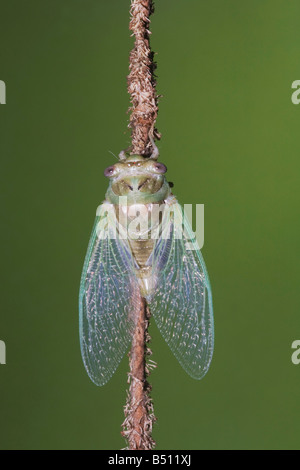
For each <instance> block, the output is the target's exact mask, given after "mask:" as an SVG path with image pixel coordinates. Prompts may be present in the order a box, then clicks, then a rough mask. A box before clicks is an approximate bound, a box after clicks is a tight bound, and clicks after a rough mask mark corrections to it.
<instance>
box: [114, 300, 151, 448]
mask: <svg viewBox="0 0 300 470" xmlns="http://www.w3.org/2000/svg"><path fill="white" fill-rule="evenodd" d="M134 313H135V322H136V326H135V332H134V335H133V339H132V346H131V351H130V354H129V357H130V361H129V365H130V373H129V382H130V388H129V393H128V396H127V403H126V406H125V421H124V423H123V432H122V435H123V436H124V437H125V438H126V439H127V442H128V446H129V449H130V450H152V449H153V448H154V446H155V442H154V440H153V439H152V436H151V433H152V426H153V422H154V421H155V419H156V418H155V416H154V412H153V404H152V400H151V398H150V396H149V394H150V391H151V386H150V384H149V383H148V382H147V376H148V374H149V368H148V367H147V364H146V355H150V354H151V351H150V350H149V348H148V346H147V343H148V342H149V340H150V337H149V335H148V325H149V316H150V314H149V309H148V307H147V303H146V300H145V299H144V298H142V297H140V303H139V305H138V307H137V310H136V312H134ZM152 367H155V365H154V363H152Z"/></svg>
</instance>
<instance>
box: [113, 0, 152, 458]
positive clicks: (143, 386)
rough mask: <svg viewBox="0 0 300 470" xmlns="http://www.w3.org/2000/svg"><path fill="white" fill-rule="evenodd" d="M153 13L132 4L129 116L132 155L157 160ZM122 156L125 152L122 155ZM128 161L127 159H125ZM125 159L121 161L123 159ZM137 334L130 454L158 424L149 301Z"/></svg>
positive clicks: (137, 315)
mask: <svg viewBox="0 0 300 470" xmlns="http://www.w3.org/2000/svg"><path fill="white" fill-rule="evenodd" d="M151 13H153V3H152V0H131V8H130V14H131V21H130V24H129V29H130V30H131V31H132V32H133V35H134V36H135V43H134V48H133V50H132V51H131V54H130V58H129V60H130V65H129V70H130V73H129V75H128V92H129V93H130V96H131V104H132V106H131V108H130V109H129V112H131V115H130V123H129V127H130V128H131V141H132V145H131V147H130V152H131V154H135V155H144V156H147V157H149V156H150V155H152V156H153V158H157V156H158V150H157V147H156V146H155V144H154V139H155V138H156V139H159V138H160V135H159V133H158V132H157V130H156V129H155V121H156V117H157V112H158V106H157V95H156V90H155V79H154V69H155V64H154V62H153V52H151V50H150V44H149V34H150V32H149V23H150V20H149V17H150V15H151ZM121 153H122V152H121ZM122 157H124V155H122ZM120 158H121V157H120ZM133 317H134V319H135V331H134V334H133V339H132V347H131V351H130V354H129V358H130V360H129V365H130V373H129V374H128V378H129V383H130V387H129V393H128V395H127V401H126V406H125V420H124V423H123V425H122V427H123V431H122V435H123V436H124V437H125V438H126V439H127V442H128V448H129V449H130V450H151V449H153V448H154V446H155V442H154V440H153V439H152V435H151V434H152V426H153V423H154V421H155V420H156V418H155V416H154V412H153V404H152V399H151V397H150V392H151V386H150V384H149V383H148V382H147V377H148V375H149V373H150V369H152V368H154V367H155V366H156V365H155V363H154V362H153V361H147V362H146V358H147V356H150V355H151V354H152V352H151V350H150V349H149V346H148V343H149V341H150V336H149V334H148V326H149V319H150V311H149V308H148V306H147V302H146V300H145V299H144V298H143V297H142V296H140V300H139V302H138V304H137V306H136V308H135V311H134V312H133Z"/></svg>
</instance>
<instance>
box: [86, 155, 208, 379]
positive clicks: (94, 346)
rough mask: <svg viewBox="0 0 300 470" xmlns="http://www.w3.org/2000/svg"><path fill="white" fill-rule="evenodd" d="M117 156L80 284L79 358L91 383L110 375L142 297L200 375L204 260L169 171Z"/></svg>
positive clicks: (153, 160) (203, 366)
mask: <svg viewBox="0 0 300 470" xmlns="http://www.w3.org/2000/svg"><path fill="white" fill-rule="evenodd" d="M157 155H158V152H155V153H154V154H153V155H152V156H151V157H150V158H146V157H142V156H138V155H131V156H129V157H126V156H125V154H124V153H122V152H121V154H120V161H119V162H117V163H115V164H114V165H112V166H110V167H108V168H107V169H106V170H105V172H104V174H105V176H106V177H108V179H109V186H108V190H107V193H106V197H105V201H104V202H103V203H102V204H101V205H100V206H99V207H98V210H97V215H96V220H95V223H94V228H93V231H92V235H91V238H90V242H89V246H88V250H87V254H86V258H85V262H84V267H83V272H82V278H81V285H80V298H79V309H80V343H81V352H82V357H83V362H84V365H85V368H86V370H87V373H88V375H89V376H90V378H91V379H92V381H93V382H94V383H95V384H96V385H104V384H105V383H106V382H107V381H108V380H109V379H110V378H111V376H112V375H113V373H114V371H115V370H116V368H117V366H118V364H119V363H120V361H121V359H122V357H123V356H124V354H125V352H126V350H127V349H128V347H129V345H130V342H131V339H132V334H133V331H134V326H135V319H134V314H133V312H134V311H135V308H136V303H137V302H139V300H140V298H141V296H142V297H143V298H145V299H146V301H147V303H148V305H149V308H150V311H151V313H152V315H153V317H154V319H155V321H156V324H157V326H158V328H159V330H160V332H161V334H162V336H163V337H164V339H165V340H166V342H167V344H168V345H169V347H170V348H171V350H172V351H173V353H174V354H175V356H176V358H177V359H178V361H179V362H180V364H181V365H182V367H183V368H184V369H185V370H186V372H187V373H188V374H190V375H191V376H192V377H194V378H195V379H201V378H202V377H203V376H204V375H205V374H206V372H207V371H208V368H209V366H210V362H211V359H212V354H213V344H214V331H213V305H212V293H211V287H210V283H209V278H208V274H207V270H206V267H205V263H204V260H203V257H202V255H201V253H200V250H199V249H198V246H197V241H196V240H195V238H194V234H193V232H192V229H191V226H190V224H189V222H188V220H187V219H186V217H185V215H184V212H183V209H182V207H181V206H180V205H179V204H178V202H177V200H176V198H175V197H174V195H173V194H172V191H171V185H170V184H169V183H168V182H167V180H166V177H165V173H166V171H167V168H166V167H165V165H163V164H162V163H159V162H157Z"/></svg>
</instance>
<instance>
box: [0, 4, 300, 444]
mask: <svg viewBox="0 0 300 470" xmlns="http://www.w3.org/2000/svg"><path fill="white" fill-rule="evenodd" d="M129 3H130V2H129V0H127V1H124V0H114V1H104V0H27V1H26V2H24V1H22V0H9V1H8V0H0V44H1V55H0V79H1V80H3V81H4V82H5V84H6V91H7V96H6V104H5V105H1V106H0V155H1V172H0V173H1V175H0V178H1V183H0V184H1V198H2V202H1V251H2V253H1V278H2V279H1V314H0V315H1V316H0V340H3V341H5V343H6V348H7V364H6V365H0V423H1V424H0V448H1V449H120V448H123V447H124V445H125V443H124V440H123V438H122V437H121V436H120V430H121V428H120V425H121V423H122V420H123V405H124V404H125V397H126V387H127V385H126V380H127V375H126V374H127V370H128V359H127V358H126V357H125V358H124V360H123V361H122V363H121V365H120V367H119V369H118V370H117V372H116V373H115V375H114V376H113V378H112V379H111V381H110V382H109V383H108V384H107V385H106V386H104V387H102V388H98V387H96V386H95V385H93V383H92V382H91V381H90V380H89V378H88V376H87V374H86V372H85V369H84V366H83V364H82V361H81V356H80V349H79V340H78V305H77V304H78V288H79V280H80V275H81V269H82V264H83V260H84V256H85V251H86V248H87V243H88V240H89V236H90V232H91V229H92V225H93V220H94V216H95V212H96V208H97V206H98V204H100V203H101V201H102V200H103V199H104V195H105V191H106V186H107V180H106V179H105V177H104V176H103V170H104V168H106V167H107V166H109V165H110V164H112V163H113V162H114V161H115V157H114V156H113V155H112V154H111V153H110V152H113V153H115V154H118V152H119V151H120V150H121V149H123V148H125V147H127V146H128V144H129V141H130V135H129V132H128V131H127V123H128V115H126V111H127V108H128V105H129V97H128V95H127V91H126V75H127V73H128V55H129V51H130V49H131V47H132V38H130V35H129V31H128V20H129ZM299 15H300V4H299V1H298V0H290V1H289V2H286V1H284V0H264V1H261V0H252V1H251V2H246V1H242V2H241V1H237V0H227V1H226V2H224V1H223V0H212V1H209V2H208V1H204V0H185V1H184V2H182V1H180V0H172V1H171V0H167V1H162V0H156V12H155V15H154V16H153V17H152V23H151V28H152V33H153V35H152V46H153V48H154V50H155V51H157V55H156V60H157V62H158V68H157V75H158V85H157V89H158V93H160V94H161V95H163V97H162V98H161V99H160V111H159V119H158V122H157V126H158V129H159V131H160V132H161V133H162V139H161V142H160V143H159V148H160V153H161V156H160V161H162V162H163V163H165V164H166V165H167V167H168V179H169V180H170V181H173V182H174V183H175V186H174V194H176V196H177V197H178V199H179V201H180V202H181V203H189V204H197V203H204V204H205V245H204V248H203V255H204V258H205V261H206V264H207V268H208V272H209V275H210V279H211V284H212V290H213V300H214V310H215V330H216V339H215V341H216V343H215V353H214V358H213V362H212V365H211V369H210V371H209V373H208V374H207V376H206V377H205V378H204V379H203V380H202V381H200V382H199V381H195V380H193V379H191V378H190V377H189V376H188V375H186V373H185V372H184V371H183V370H182V368H181V367H180V365H179V364H178V363H177V361H176V359H175V358H174V357H173V355H172V353H171V351H170V350H169V349H168V347H167V345H166V344H165V342H164V340H163V339H162V338H161V336H160V333H159V331H158V330H157V328H156V326H155V324H154V322H152V324H151V331H150V332H151V335H152V337H153V341H152V350H153V353H154V354H153V359H154V360H155V361H157V362H158V368H157V369H156V370H155V371H154V372H153V374H152V375H151V383H152V385H153V398H154V403H155V412H156V415H157V416H158V422H157V424H156V425H155V428H154V438H155V439H156V440H157V449H266V448H271V449H291V448H296V449H297V448H298V449H299V432H300V418H299V386H300V364H299V365H295V364H293V363H292V361H291V355H292V352H293V350H292V349H291V344H292V342H293V341H294V340H295V339H300V321H299V312H300V309H299V307H300V306H299V283H300V271H299V256H298V255H299V228H300V227H299V203H300V201H299V170H300V158H299V147H300V145H299V120H300V105H299V106H297V105H294V104H293V103H292V101H291V95H292V89H291V84H292V82H293V81H294V80H297V79H298V80H299V79H300V70H299V44H300V29H299Z"/></svg>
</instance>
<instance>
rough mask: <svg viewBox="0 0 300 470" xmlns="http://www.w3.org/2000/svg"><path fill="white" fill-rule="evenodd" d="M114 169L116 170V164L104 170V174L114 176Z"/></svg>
mask: <svg viewBox="0 0 300 470" xmlns="http://www.w3.org/2000/svg"><path fill="white" fill-rule="evenodd" d="M114 171H115V168H114V166H109V167H107V168H106V170H104V176H106V177H107V178H109V177H110V176H112V175H113V174H114Z"/></svg>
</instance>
